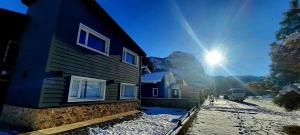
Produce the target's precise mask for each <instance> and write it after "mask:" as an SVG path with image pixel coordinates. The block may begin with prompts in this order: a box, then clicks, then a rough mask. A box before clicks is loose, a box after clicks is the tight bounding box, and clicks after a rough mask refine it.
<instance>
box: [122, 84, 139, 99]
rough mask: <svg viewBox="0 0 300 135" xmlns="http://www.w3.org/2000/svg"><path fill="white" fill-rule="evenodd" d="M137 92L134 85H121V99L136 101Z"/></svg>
mask: <svg viewBox="0 0 300 135" xmlns="http://www.w3.org/2000/svg"><path fill="white" fill-rule="evenodd" d="M136 90H137V87H136V86H135V85H134V84H128V83H121V89H120V99H136Z"/></svg>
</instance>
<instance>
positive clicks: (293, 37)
mask: <svg viewBox="0 0 300 135" xmlns="http://www.w3.org/2000/svg"><path fill="white" fill-rule="evenodd" d="M286 40H287V41H288V42H290V41H296V40H300V32H295V33H293V34H290V35H289V36H287V38H286Z"/></svg>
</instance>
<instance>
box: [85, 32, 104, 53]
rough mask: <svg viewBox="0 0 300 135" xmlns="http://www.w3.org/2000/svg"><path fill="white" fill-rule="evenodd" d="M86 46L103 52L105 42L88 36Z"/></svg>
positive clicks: (91, 35)
mask: <svg viewBox="0 0 300 135" xmlns="http://www.w3.org/2000/svg"><path fill="white" fill-rule="evenodd" d="M87 46H88V47H90V48H93V49H95V50H98V51H101V52H105V41H104V40H102V39H100V38H98V37H96V36H94V35H93V34H89V39H88V44H87Z"/></svg>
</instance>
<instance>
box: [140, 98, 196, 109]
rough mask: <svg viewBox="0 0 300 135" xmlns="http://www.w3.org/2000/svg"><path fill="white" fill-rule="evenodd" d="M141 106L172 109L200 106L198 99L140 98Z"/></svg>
mask: <svg viewBox="0 0 300 135" xmlns="http://www.w3.org/2000/svg"><path fill="white" fill-rule="evenodd" d="M141 105H142V106H148V107H173V108H188V109H190V108H193V107H195V106H196V107H198V106H200V105H201V100H198V99H166V98H142V101H141Z"/></svg>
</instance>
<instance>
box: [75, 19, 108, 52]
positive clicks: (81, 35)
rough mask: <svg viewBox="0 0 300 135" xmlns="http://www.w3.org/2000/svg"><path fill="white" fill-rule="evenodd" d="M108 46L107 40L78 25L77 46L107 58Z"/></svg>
mask: <svg viewBox="0 0 300 135" xmlns="http://www.w3.org/2000/svg"><path fill="white" fill-rule="evenodd" d="M109 44H110V39H109V38H107V37H105V36H104V35H102V34H100V33H98V32H96V31H94V30H93V29H91V28H89V27H87V26H85V25H83V24H81V23H80V25H79V30H78V36H77V45H79V46H82V47H84V48H87V49H89V50H92V51H95V52H98V53H101V54H104V55H106V56H108V55H109Z"/></svg>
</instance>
